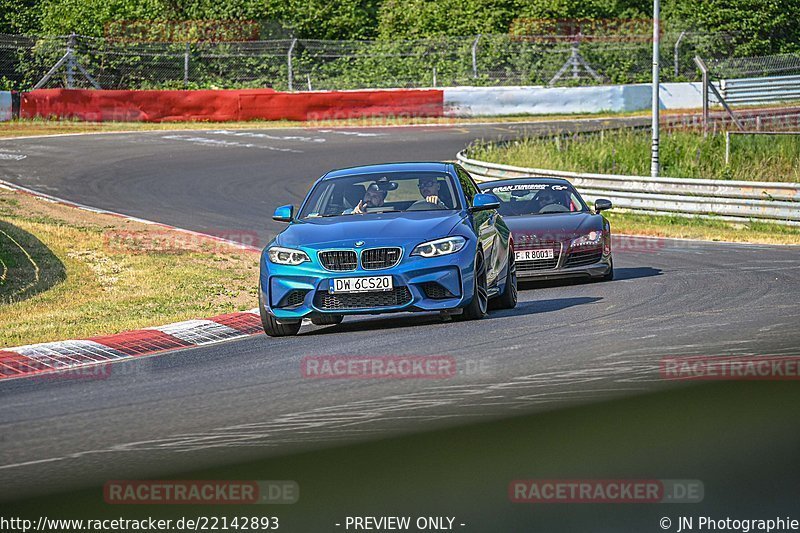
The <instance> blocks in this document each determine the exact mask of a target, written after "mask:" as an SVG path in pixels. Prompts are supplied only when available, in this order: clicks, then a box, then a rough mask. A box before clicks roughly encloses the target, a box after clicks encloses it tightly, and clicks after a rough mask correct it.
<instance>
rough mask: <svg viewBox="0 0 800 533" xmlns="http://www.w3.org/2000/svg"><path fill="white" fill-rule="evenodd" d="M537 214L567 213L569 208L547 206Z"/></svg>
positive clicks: (554, 205) (557, 205) (556, 205)
mask: <svg viewBox="0 0 800 533" xmlns="http://www.w3.org/2000/svg"><path fill="white" fill-rule="evenodd" d="M539 213H569V207H565V206H563V205H561V204H547V205H546V206H544V207H542V208H541V209H539Z"/></svg>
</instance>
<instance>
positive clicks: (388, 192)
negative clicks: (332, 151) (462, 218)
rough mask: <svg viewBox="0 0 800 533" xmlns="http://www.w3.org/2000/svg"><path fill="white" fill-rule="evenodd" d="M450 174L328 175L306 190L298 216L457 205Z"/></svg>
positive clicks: (353, 213)
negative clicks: (333, 176)
mask: <svg viewBox="0 0 800 533" xmlns="http://www.w3.org/2000/svg"><path fill="white" fill-rule="evenodd" d="M460 208H461V204H460V201H459V196H458V194H457V188H456V186H455V182H454V180H453V178H452V177H451V176H450V175H449V174H446V173H442V172H388V173H382V174H357V175H351V176H347V175H345V176H340V177H336V178H328V179H325V180H323V181H321V182H319V183H318V184H317V185H316V186H315V187H314V188H313V189H312V190H311V192H310V193H309V195H308V197H307V199H306V201H305V202H304V204H303V207H302V210H301V212H300V214H299V218H314V217H331V216H344V215H369V214H374V213H386V212H402V211H437V210H453V209H460Z"/></svg>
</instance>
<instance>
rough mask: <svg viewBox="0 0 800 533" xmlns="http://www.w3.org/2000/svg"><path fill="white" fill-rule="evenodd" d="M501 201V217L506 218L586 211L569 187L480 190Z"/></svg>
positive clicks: (520, 185)
mask: <svg viewBox="0 0 800 533" xmlns="http://www.w3.org/2000/svg"><path fill="white" fill-rule="evenodd" d="M483 190H484V192H491V193H493V194H494V195H495V196H497V197H498V198H499V199H500V214H501V215H505V216H523V215H539V214H553V213H575V212H585V211H588V210H589V208H588V207H587V206H586V203H585V202H584V201H583V199H582V198H581V196H580V194H579V193H578V191H576V190H575V189H574V188H573V187H572V186H571V185H564V184H558V183H555V184H554V183H542V182H529V183H518V184H514V185H503V184H501V183H498V184H497V185H493V186H491V187H486V188H484V189H483Z"/></svg>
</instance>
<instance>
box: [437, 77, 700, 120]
mask: <svg viewBox="0 0 800 533" xmlns="http://www.w3.org/2000/svg"><path fill="white" fill-rule="evenodd" d="M650 96H651V89H650V84H637V85H603V86H596V87H451V88H445V89H444V108H445V114H446V115H448V116H479V115H484V116H492V115H494V116H497V115H516V114H528V113H530V114H537V115H538V114H569V113H597V112H600V111H611V112H623V111H644V110H647V109H650ZM660 100H661V108H662V109H687V108H695V107H701V106H702V102H701V99H700V84H699V83H665V84H662V85H661V90H660Z"/></svg>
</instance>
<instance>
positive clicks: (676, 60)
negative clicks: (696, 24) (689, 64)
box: [675, 31, 686, 78]
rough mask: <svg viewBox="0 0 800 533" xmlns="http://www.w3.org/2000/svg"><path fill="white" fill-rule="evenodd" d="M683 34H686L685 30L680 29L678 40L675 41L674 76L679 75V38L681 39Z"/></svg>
mask: <svg viewBox="0 0 800 533" xmlns="http://www.w3.org/2000/svg"><path fill="white" fill-rule="evenodd" d="M684 35H686V32H685V31H682V32H681V34H680V35H678V40H677V41H675V78H677V77H678V76H679V75H680V66H679V65H678V63H679V61H680V57H679V48H680V46H681V40H682V39H683V36H684Z"/></svg>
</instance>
